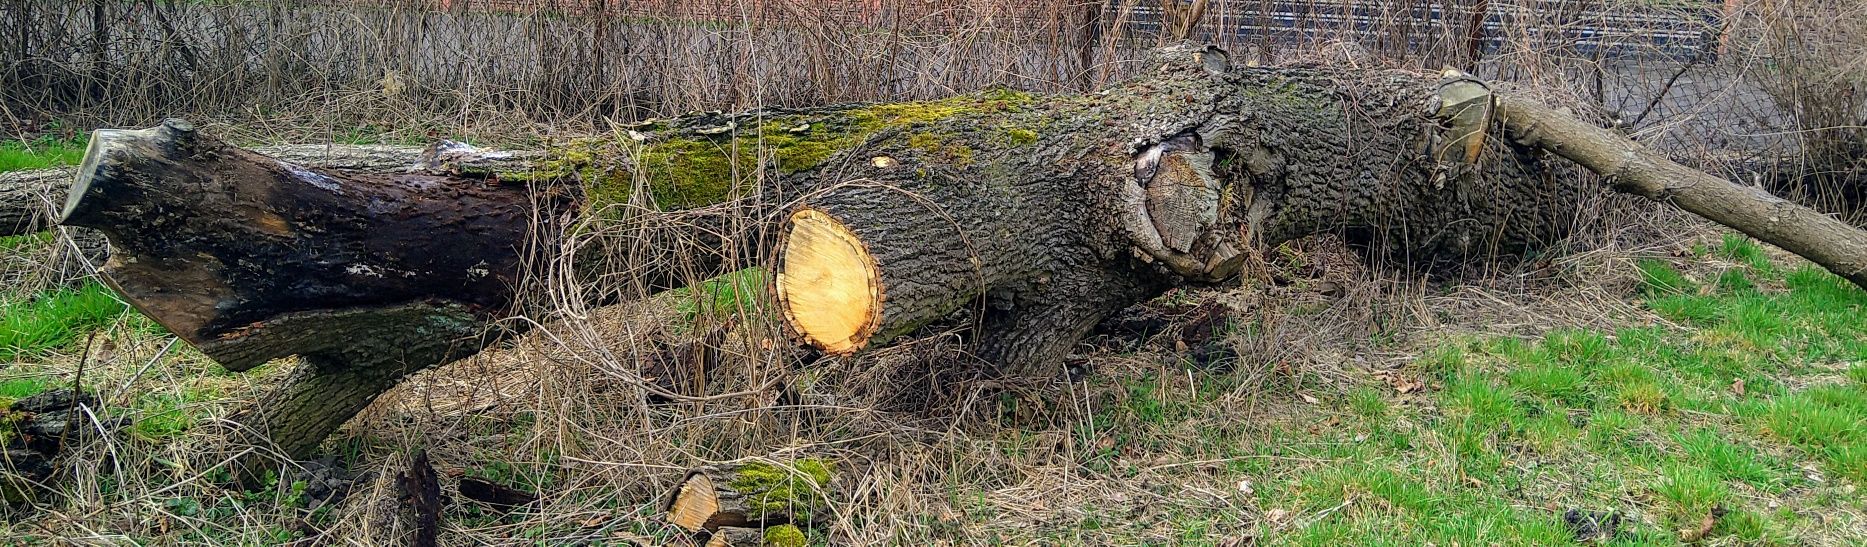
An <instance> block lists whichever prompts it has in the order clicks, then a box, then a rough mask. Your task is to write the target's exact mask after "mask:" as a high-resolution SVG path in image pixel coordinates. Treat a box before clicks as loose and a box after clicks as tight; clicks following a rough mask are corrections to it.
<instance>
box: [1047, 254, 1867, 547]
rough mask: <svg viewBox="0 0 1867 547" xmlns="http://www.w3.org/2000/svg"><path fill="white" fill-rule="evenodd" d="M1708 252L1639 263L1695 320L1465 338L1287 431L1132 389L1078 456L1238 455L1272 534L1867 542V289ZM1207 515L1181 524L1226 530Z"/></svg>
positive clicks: (1265, 536) (1235, 469) (1306, 415)
mask: <svg viewBox="0 0 1867 547" xmlns="http://www.w3.org/2000/svg"><path fill="white" fill-rule="evenodd" d="M1702 258H1703V259H1713V258H1715V259H1716V260H1706V261H1705V262H1704V264H1703V265H1702V267H1700V268H1699V269H1695V270H1692V271H1691V272H1690V273H1688V272H1683V271H1680V270H1679V269H1678V268H1675V267H1674V266H1673V265H1672V264H1670V263H1668V262H1665V261H1659V260H1645V261H1640V262H1639V263H1638V264H1637V265H1636V267H1637V268H1638V270H1639V274H1640V277H1641V279H1642V284H1641V286H1640V287H1639V288H1638V290H1637V292H1636V294H1634V295H1633V298H1634V299H1635V300H1636V301H1637V303H1640V304H1642V305H1644V306H1646V307H1647V308H1649V309H1651V310H1653V311H1655V312H1657V313H1658V314H1659V315H1661V316H1663V317H1665V318H1666V319H1668V320H1670V321H1672V322H1674V323H1676V324H1677V325H1683V326H1684V328H1679V327H1676V326H1672V325H1667V324H1654V325H1633V326H1626V327H1623V328H1619V329H1614V330H1607V331H1592V330H1558V331H1554V332H1550V333H1548V334H1546V335H1543V336H1541V337H1537V338H1527V339H1526V338H1515V337H1501V336H1499V337H1481V338H1471V339H1462V340H1454V341H1451V342H1448V343H1446V344H1444V345H1442V346H1439V347H1436V348H1433V349H1431V350H1428V351H1426V352H1424V353H1423V354H1422V355H1420V356H1419V357H1418V358H1416V359H1415V360H1414V362H1413V363H1412V364H1411V365H1409V366H1407V367H1403V369H1402V370H1403V371H1406V372H1407V373H1409V374H1417V375H1419V376H1421V377H1422V378H1423V379H1424V380H1426V382H1427V384H1428V385H1429V386H1431V387H1430V388H1428V390H1427V391H1426V392H1424V393H1415V394H1413V395H1409V396H1401V395H1397V394H1395V393H1394V391H1393V390H1392V389H1391V388H1390V387H1389V386H1387V385H1381V384H1375V385H1373V386H1370V385H1359V386H1349V387H1346V388H1338V390H1337V392H1338V393H1341V395H1339V396H1338V397H1339V401H1323V402H1322V404H1320V405H1315V406H1309V405H1303V404H1301V403H1300V402H1299V403H1296V407H1297V408H1299V409H1303V410H1301V411H1299V413H1298V414H1297V415H1295V416H1292V417H1290V418H1289V421H1288V423H1279V424H1270V425H1263V426H1259V427H1258V428H1256V429H1254V428H1252V427H1250V426H1235V425H1233V424H1208V423H1201V421H1202V419H1213V418H1215V415H1214V414H1213V413H1212V412H1211V411H1210V410H1208V409H1207V408H1206V407H1207V405H1211V404H1213V402H1212V401H1213V400H1216V399H1207V398H1205V397H1203V396H1202V397H1190V396H1184V395H1179V394H1181V393H1184V392H1185V391H1186V388H1185V387H1183V386H1182V387H1172V386H1166V385H1164V380H1165V378H1162V377H1159V376H1141V377H1133V378H1127V379H1123V380H1121V381H1122V382H1123V383H1124V384H1125V386H1126V387H1125V392H1126V396H1125V397H1123V400H1122V401H1120V402H1119V404H1107V403H1104V404H1103V406H1101V407H1100V408H1101V409H1102V410H1101V411H1100V412H1098V414H1097V417H1096V423H1095V424H1094V425H1095V426H1096V427H1095V430H1094V431H1079V433H1078V437H1079V438H1080V439H1082V442H1089V443H1096V444H1095V445H1093V446H1094V447H1095V448H1088V449H1085V450H1084V453H1083V455H1081V456H1079V458H1081V459H1082V460H1083V463H1084V465H1085V466H1086V468H1087V469H1089V470H1091V471H1093V472H1103V473H1111V474H1116V475H1123V474H1132V473H1134V472H1135V471H1134V470H1133V467H1134V466H1133V465H1124V463H1123V460H1122V458H1121V457H1120V455H1121V454H1123V453H1126V452H1129V451H1137V452H1139V453H1144V454H1153V455H1155V456H1154V457H1156V458H1157V459H1161V460H1165V461H1175V460H1176V459H1189V460H1190V459H1198V458H1202V457H1204V458H1210V457H1212V455H1213V454H1215V453H1217V454H1222V455H1224V456H1225V457H1226V458H1230V459H1231V461H1233V463H1229V464H1228V465H1227V466H1226V471H1227V473H1228V474H1229V475H1228V476H1226V477H1223V478H1221V479H1220V480H1219V481H1218V482H1220V483H1221V484H1226V483H1229V482H1230V481H1236V480H1240V479H1245V480H1249V481H1251V483H1252V484H1254V485H1256V486H1255V488H1254V493H1252V495H1251V496H1249V498H1250V499H1249V501H1248V502H1247V504H1248V505H1250V506H1252V507H1255V508H1256V510H1257V511H1258V513H1256V514H1257V515H1259V517H1260V518H1255V519H1247V521H1249V522H1251V523H1252V524H1250V526H1252V527H1255V531H1254V532H1253V534H1252V535H1254V536H1256V537H1258V538H1261V539H1262V540H1263V541H1262V543H1266V544H1296V545H1344V544H1349V545H1424V544H1439V545H1453V544H1459V545H1483V544H1507V545H1573V544H1574V541H1575V537H1574V532H1573V531H1572V530H1570V529H1569V528H1568V525H1567V524H1565V523H1564V521H1563V519H1562V514H1563V513H1564V511H1565V510H1568V509H1578V510H1583V511H1594V512H1603V511H1613V512H1617V513H1620V514H1622V515H1623V516H1624V518H1623V519H1622V521H1621V522H1622V524H1621V527H1620V530H1619V534H1618V535H1617V536H1616V537H1615V538H1613V539H1612V540H1610V541H1608V542H1607V544H1610V545H1674V544H1680V543H1682V542H1685V541H1686V540H1688V539H1691V538H1690V537H1689V536H1690V533H1696V531H1697V530H1698V529H1699V528H1700V527H1701V525H1702V524H1703V523H1704V522H1705V519H1706V518H1707V517H1708V516H1713V515H1717V517H1716V518H1715V519H1714V525H1713V527H1712V528H1711V529H1710V531H1709V533H1708V534H1707V535H1706V538H1704V540H1705V541H1708V542H1710V543H1711V544H1744V545H1756V544H1762V545H1781V544H1798V543H1810V542H1814V543H1834V542H1840V543H1850V542H1855V541H1861V540H1863V539H1867V538H1864V537H1860V536H1858V535H1847V534H1859V533H1860V530H1862V525H1863V524H1867V523H1862V522H1850V521H1842V522H1835V521H1833V520H1832V519H1834V518H1837V516H1845V515H1850V514H1858V510H1859V509H1860V507H1861V505H1860V501H1859V498H1858V496H1857V495H1855V494H1852V493H1851V492H1854V490H1853V489H1855V488H1867V343H1864V342H1863V341H1867V293H1863V292H1862V291H1861V290H1859V289H1858V288H1856V287H1854V286H1852V285H1851V284H1849V283H1847V282H1846V281H1845V280H1842V279H1840V278H1838V277H1835V276H1834V275H1832V274H1829V273H1828V272H1826V271H1823V270H1820V269H1818V268H1815V267H1813V266H1806V265H1805V266H1801V267H1794V268H1791V267H1785V266H1783V265H1779V264H1774V263H1772V262H1771V261H1770V259H1769V258H1768V256H1767V255H1765V253H1764V252H1763V251H1762V249H1761V248H1760V247H1758V246H1757V244H1756V243H1754V242H1751V241H1750V240H1748V239H1745V238H1742V237H1741V236H1732V237H1726V238H1724V239H1723V240H1722V241H1720V242H1719V243H1718V244H1717V245H1714V246H1712V247H1710V248H1708V249H1706V251H1705V253H1704V256H1703V257H1702ZM1211 381H1212V380H1207V382H1211ZM1300 381H1301V379H1299V382H1300ZM1181 383H1184V382H1181ZM1227 389H1229V388H1225V387H1223V386H1221V387H1220V388H1219V389H1214V390H1212V391H1215V392H1219V393H1224V392H1226V391H1227ZM1325 389H1326V388H1325ZM1280 390H1282V388H1280ZM1204 391H1206V390H1205V389H1202V390H1201V392H1202V393H1203V392H1204ZM1299 392H1302V393H1315V392H1324V393H1326V391H1312V389H1309V388H1304V389H1300V390H1299ZM1323 408H1327V409H1329V410H1319V409H1323ZM1189 423H1190V424H1195V425H1185V424H1189ZM1176 428H1191V429H1194V430H1196V431H1198V432H1199V437H1200V439H1199V440H1197V441H1190V442H1189V441H1186V440H1184V439H1182V438H1180V437H1178V436H1176V435H1174V434H1172V433H1171V431H1173V430H1174V429H1176ZM1252 431H1256V433H1251V432H1252ZM1104 439H1106V440H1104ZM1111 445H1112V446H1111ZM1808 469H1819V470H1820V471H1821V474H1822V475H1823V476H1813V475H1810V474H1808V473H1807V472H1805V470H1808ZM1824 476H1825V478H1824ZM1273 514H1276V515H1280V517H1279V518H1281V520H1273V518H1272V517H1271V516H1269V515H1273ZM1812 515H1824V516H1822V517H1820V518H1813V519H1812V517H1811V516H1812ZM1197 517H1201V515H1199V514H1197V513H1196V514H1194V515H1193V516H1191V517H1188V516H1181V517H1177V519H1178V520H1176V521H1175V522H1179V521H1188V522H1209V521H1212V520H1213V519H1212V518H1210V516H1207V517H1206V518H1205V520H1201V518H1197ZM1823 519H1830V520H1823ZM1105 525H1106V524H1105ZM1208 528H1212V529H1216V530H1223V529H1224V527H1223V526H1216V525H1215V526H1203V525H1202V526H1201V527H1198V528H1196V530H1200V531H1201V532H1200V533H1199V534H1195V536H1196V537H1190V538H1189V537H1177V538H1175V539H1174V540H1173V541H1172V542H1170V543H1186V544H1216V543H1221V542H1222V541H1224V540H1225V539H1226V537H1227V536H1226V535H1225V534H1223V533H1221V532H1218V531H1213V532H1210V533H1207V532H1205V531H1204V530H1207V529H1208ZM1847 530H1852V531H1851V532H1849V531H1847ZM1118 534H1119V532H1118ZM1134 534H1135V535H1133V536H1132V537H1129V538H1128V539H1129V540H1131V541H1132V542H1136V543H1148V541H1147V540H1145V539H1144V538H1146V537H1151V536H1148V535H1147V534H1146V533H1144V532H1134ZM1825 534H1841V535H1840V536H1835V535H1825ZM1117 537H1121V536H1119V535H1118V536H1117Z"/></svg>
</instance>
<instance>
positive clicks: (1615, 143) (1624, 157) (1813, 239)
mask: <svg viewBox="0 0 1867 547" xmlns="http://www.w3.org/2000/svg"><path fill="white" fill-rule="evenodd" d="M1498 106H1499V110H1500V112H1501V113H1502V114H1503V118H1504V123H1505V125H1506V126H1508V127H1509V128H1510V129H1511V131H1512V133H1513V135H1514V136H1515V137H1516V138H1517V139H1519V140H1521V141H1523V142H1524V143H1525V144H1527V145H1530V146H1535V147H1539V148H1543V149H1547V150H1549V151H1551V152H1555V153H1557V154H1561V155H1562V157H1565V158H1568V159H1570V160H1572V161H1574V162H1576V163H1579V164H1581V165H1582V166H1583V167H1587V168H1588V169H1589V170H1591V171H1594V172H1596V173H1600V174H1601V175H1602V176H1604V177H1607V178H1608V183H1609V184H1610V185H1611V186H1612V187H1613V188H1614V190H1616V191H1619V192H1624V193H1628V194H1633V195H1637V196H1641V197H1645V198H1648V199H1652V200H1655V201H1662V202H1666V203H1671V204H1673V205H1677V206H1678V207H1679V208H1680V209H1685V210H1686V211H1689V212H1691V213H1693V214H1697V215H1699V216H1702V217H1705V218H1706V219H1709V220H1711V221H1713V222H1717V223H1719V224H1723V225H1725V226H1729V227H1731V228H1734V229H1736V230H1737V231H1740V232H1743V233H1745V234H1749V235H1750V236H1751V237H1755V238H1757V239H1759V240H1762V241H1764V242H1766V243H1769V244H1772V245H1775V246H1778V247H1782V248H1783V250H1786V251H1789V252H1792V253H1796V254H1797V255H1800V256H1802V257H1803V258H1807V259H1809V261H1810V262H1814V263H1816V264H1818V265H1821V266H1822V267H1823V268H1827V269H1828V271H1831V272H1834V273H1835V275H1839V276H1841V277H1843V278H1845V279H1847V280H1848V281H1852V282H1853V283H1854V284H1855V285H1857V286H1860V287H1861V288H1863V289H1867V231H1863V230H1861V229H1859V228H1856V227H1854V226H1852V225H1849V224H1848V223H1846V222H1842V221H1841V220H1839V219H1836V218H1835V217H1832V216H1829V215H1825V214H1822V213H1821V212H1820V211H1816V210H1814V209H1810V208H1808V207H1803V206H1801V205H1797V204H1796V203H1794V202H1791V201H1789V200H1786V199H1783V198H1780V197H1777V196H1774V195H1771V194H1770V193H1769V192H1765V191H1763V190H1762V189H1760V188H1756V187H1752V186H1744V185H1740V184H1737V183H1734V182H1731V181H1728V180H1725V179H1723V178H1719V177H1716V176H1713V175H1711V174H1709V173H1705V172H1703V171H1699V170H1697V169H1692V168H1690V167H1686V166H1684V165H1680V164H1679V163H1678V162H1674V161H1672V160H1670V159H1667V158H1666V157H1665V156H1662V155H1660V154H1658V153H1655V152H1653V151H1652V150H1649V149H1647V148H1646V147H1645V146H1641V145H1640V144H1639V143H1636V142H1634V141H1632V140H1629V139H1628V138H1626V137H1623V136H1620V135H1617V134H1615V133H1613V132H1611V131H1608V130H1606V129H1602V128H1600V127H1596V126H1594V125H1591V124H1588V123H1585V122H1583V121H1581V120H1578V119H1575V117H1574V116H1570V115H1567V114H1564V113H1562V112H1559V111H1557V110H1555V109H1553V108H1550V107H1548V106H1545V105H1542V104H1539V103H1537V102H1535V101H1532V100H1529V99H1526V98H1523V97H1517V96H1513V95H1501V96H1500V97H1499V101H1498Z"/></svg>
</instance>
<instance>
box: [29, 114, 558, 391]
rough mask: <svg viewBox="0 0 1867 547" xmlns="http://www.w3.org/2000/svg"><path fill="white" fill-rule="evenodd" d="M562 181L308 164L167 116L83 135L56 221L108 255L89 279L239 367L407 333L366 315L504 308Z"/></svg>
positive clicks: (400, 316) (552, 212) (451, 317)
mask: <svg viewBox="0 0 1867 547" xmlns="http://www.w3.org/2000/svg"><path fill="white" fill-rule="evenodd" d="M565 191H567V190H565V189H563V188H562V187H556V186H553V187H544V188H529V187H527V186H525V185H515V184H502V183H500V182H498V181H490V180H472V179H464V178H459V177H445V176H437V175H429V174H401V175H365V174H354V173H344V172H318V171H312V170H309V169H306V168H304V167H300V166H297V165H294V164H291V163H286V162H282V161H278V160H275V159H272V158H268V157H265V156H261V155H259V154H255V153H253V152H248V151H245V150H241V149H239V148H235V147H231V146H227V145H226V144H225V143H222V142H220V141H218V140H216V139H213V138H212V137H208V136H205V135H200V134H197V133H196V132H195V130H194V128H193V127H192V126H189V125H187V124H186V123H185V122H179V121H170V122H166V123H164V124H163V125H161V126H159V127H155V128H151V129H147V130H141V131H99V132H97V134H96V135H95V136H94V137H93V138H92V142H91V150H90V151H89V153H88V154H87V156H86V158H85V162H84V164H83V165H82V166H80V168H79V173H78V178H77V182H76V183H75V184H74V185H73V187H72V189H71V197H70V198H69V199H68V200H67V202H66V205H65V207H64V210H63V211H62V212H61V213H60V222H62V223H64V224H67V225H72V226H81V227H87V228H92V229H95V230H98V231H100V232H103V233H104V235H105V236H106V237H107V238H108V239H109V240H110V242H111V245H112V246H113V247H115V248H116V249H118V251H119V252H118V255H120V256H113V257H112V260H111V261H109V262H108V263H107V264H106V265H105V267H104V270H103V271H104V274H105V276H104V277H105V281H106V282H108V283H109V284H111V285H112V286H113V287H114V288H115V289H116V290H117V292H119V293H122V294H123V295H124V296H125V297H126V299H127V300H128V301H129V302H130V303H131V304H133V305H135V306H136V307H137V309H139V310H141V311H142V312H143V313H144V314H145V315H147V316H149V317H150V318H151V319H154V320H155V321H156V322H158V323H160V324H162V325H163V326H164V327H167V328H168V329H169V331H171V332H173V333H175V334H176V335H177V336H179V337H181V338H182V340H184V341H186V342H188V343H189V344H191V345H194V346H195V347H197V348H199V349H201V351H202V352H203V353H206V354H207V355H208V356H209V357H211V358H213V359H214V360H215V361H218V362H220V363H221V364H222V365H223V366H225V367H227V368H228V369H229V370H235V371H239V370H245V369H247V368H251V367H254V366H257V365H259V364H261V363H264V362H265V361H267V360H269V359H273V358H277V357H281V356H286V355H294V354H321V353H324V352H327V351H354V350H352V349H349V348H355V347H369V346H372V345H376V344H371V343H367V342H366V343H363V344H361V345H358V344H357V342H358V340H357V339H356V338H339V337H334V336H332V335H333V334H345V335H353V336H371V335H378V336H386V337H387V338H392V339H393V340H385V341H383V344H382V347H405V346H406V345H407V344H409V343H411V342H413V341H412V340H407V339H402V338H404V337H406V336H407V335H408V333H407V332H399V331H387V332H385V331H382V330H372V329H368V328H361V326H363V325H368V324H369V323H372V322H383V321H387V322H394V323H400V324H420V323H423V322H439V323H440V324H443V325H444V324H447V323H450V322H455V321H458V320H459V318H461V317H468V316H472V317H481V318H485V317H495V316H498V315H499V314H502V313H504V312H505V311H506V308H507V307H509V306H510V305H511V303H512V297H513V292H512V287H514V286H515V285H517V284H518V283H520V282H521V281H522V280H521V277H522V276H523V275H524V272H523V270H522V268H521V264H522V263H523V262H524V261H525V260H526V259H527V258H528V257H527V256H526V255H525V254H524V252H523V250H524V249H525V248H526V244H527V242H528V240H529V238H530V237H532V236H533V233H532V232H533V230H534V224H538V226H537V228H538V229H542V230H549V229H550V224H549V223H548V222H545V223H535V222H534V219H535V218H540V217H542V218H545V219H551V218H554V217H556V216H558V215H557V211H558V210H560V209H561V208H563V207H565V206H566V205H565V204H568V203H569V202H570V199H569V198H568V197H567V196H561V195H553V194H563V193H564V192H565ZM568 191H574V188H571V189H569V190H568ZM534 195H541V196H542V197H540V198H537V199H536V201H538V205H537V206H536V207H535V206H534V201H535V199H534ZM535 209H541V210H543V211H545V213H544V214H541V215H537V216H534V215H535V213H534V211H535ZM546 237H547V238H550V237H554V236H546ZM411 321H413V323H410V322H411ZM332 329H338V330H340V331H342V332H331V331H332ZM371 349H376V348H371ZM475 349H477V348H475ZM382 357H389V356H376V358H382Z"/></svg>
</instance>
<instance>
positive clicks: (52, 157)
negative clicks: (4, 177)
mask: <svg viewBox="0 0 1867 547" xmlns="http://www.w3.org/2000/svg"><path fill="white" fill-rule="evenodd" d="M84 148H85V141H84V140H83V139H73V140H58V139H52V138H39V139H33V140H30V141H19V140H9V141H0V172H6V171H25V170H31V169H45V168H49V167H58V166H61V165H77V164H78V162H79V161H80V160H83V159H84Z"/></svg>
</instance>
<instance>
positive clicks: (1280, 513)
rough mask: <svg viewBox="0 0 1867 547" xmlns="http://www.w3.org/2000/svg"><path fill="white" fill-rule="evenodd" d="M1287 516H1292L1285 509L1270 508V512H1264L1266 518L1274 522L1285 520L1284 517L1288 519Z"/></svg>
mask: <svg viewBox="0 0 1867 547" xmlns="http://www.w3.org/2000/svg"><path fill="white" fill-rule="evenodd" d="M1287 518H1290V512H1289V511H1285V510H1283V509H1272V510H1270V512H1268V513H1265V514H1264V520H1268V521H1271V522H1273V523H1276V522H1283V521H1284V519H1287Z"/></svg>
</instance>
